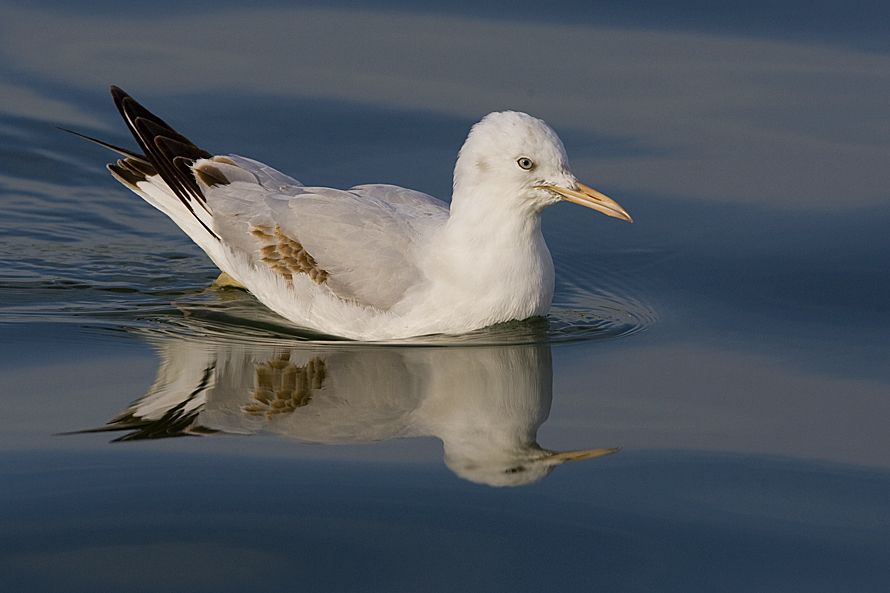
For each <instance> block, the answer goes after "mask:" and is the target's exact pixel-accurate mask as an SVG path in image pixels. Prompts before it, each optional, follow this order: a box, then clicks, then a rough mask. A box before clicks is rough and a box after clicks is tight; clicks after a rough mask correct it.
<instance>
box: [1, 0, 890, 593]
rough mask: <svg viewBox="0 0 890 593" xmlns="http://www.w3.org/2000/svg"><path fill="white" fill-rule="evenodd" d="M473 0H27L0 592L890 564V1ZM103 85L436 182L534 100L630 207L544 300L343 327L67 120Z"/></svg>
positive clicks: (856, 584)
mask: <svg viewBox="0 0 890 593" xmlns="http://www.w3.org/2000/svg"><path fill="white" fill-rule="evenodd" d="M477 4H478V3H476V4H473V3H454V4H451V5H441V4H431V3H427V4H423V5H414V4H413V3H406V2H399V1H393V2H386V3H382V4H379V5H377V6H376V7H373V8H372V7H368V6H366V5H364V4H358V3H353V2H337V3H331V4H328V3H325V4H322V3H317V2H307V3H302V4H294V3H287V4H285V3H282V2H278V1H275V2H273V1H269V2H263V3H260V4H257V5H256V7H255V8H252V9H248V8H245V7H244V6H242V5H241V4H238V3H233V2H217V3H213V4H208V5H202V4H196V3H189V4H183V3H167V2H161V3H155V4H153V5H152V7H151V11H150V12H149V11H148V9H147V8H146V7H140V8H139V9H138V11H137V10H136V8H135V7H134V8H133V9H132V10H133V12H130V9H129V8H126V7H121V6H120V5H119V4H112V3H107V2H98V3H90V4H89V5H86V4H84V5H83V6H80V5H79V4H78V3H61V2H49V1H48V2H37V3H30V4H29V5H27V6H26V7H23V6H17V5H12V4H8V3H7V4H0V206H2V217H0V338H2V339H0V353H2V356H0V402H2V406H3V414H2V415H0V591H7V590H8V591H60V590H64V591H120V590H125V589H126V590H134V591H154V592H157V591H182V590H191V591H244V590H247V589H257V590H264V591H285V590H287V591H291V590H301V589H312V590H318V591H428V590H429V591H453V590H458V589H460V590H471V591H476V590H479V591H589V590H597V589H599V590H606V591H653V590H658V591H714V590H719V591H758V592H759V591H798V590H806V591H825V592H836V591H857V592H858V591H886V590H887V589H888V587H890V570H888V569H887V567H888V566H890V503H888V502H887V501H888V500H890V433H888V431H887V429H886V424H887V418H888V417H890V368H888V364H887V355H888V352H890V348H888V346H890V338H888V336H890V304H888V303H890V274H888V270H890V256H888V254H890V235H888V233H887V232H886V229H887V228H888V226H890V207H888V203H890V200H888V198H890V196H888V190H887V188H888V187H890V168H888V167H887V163H888V157H890V127H888V126H887V107H886V106H887V104H888V102H887V99H888V98H890V56H888V54H887V49H888V47H890V43H888V42H890V33H888V32H890V28H888V27H887V26H886V24H887V23H886V21H887V17H886V11H885V10H884V9H883V6H882V5H881V4H880V3H863V4H861V5H857V7H855V8H854V7H853V6H852V5H849V4H848V3H836V2H835V3H829V2H825V3H815V4H812V3H806V4H805V3H800V2H790V3H784V4H783V5H782V6H781V7H775V6H773V5H772V4H769V3H764V2H755V3H749V4H747V5H746V6H745V8H744V9H741V8H725V7H718V6H717V5H712V4H708V3H700V2H692V1H688V2H682V3H679V4H672V5H665V6H658V7H653V6H651V5H648V4H646V3H639V2H628V3H580V2H568V3H565V4H563V5H562V6H560V7H558V8H551V7H544V6H540V5H538V4H532V3H521V2H520V3H490V4H486V5H485V6H482V5H477ZM111 83H114V84H118V85H120V86H122V87H123V88H125V89H126V90H127V91H129V92H130V93H132V94H134V95H135V96H136V97H137V98H139V99H140V100H141V101H143V102H144V103H146V104H147V105H148V106H149V107H150V108H151V109H153V110H154V111H156V112H157V113H159V114H160V115H161V116H162V117H164V118H165V119H166V120H167V121H169V122H170V123H171V124H173V125H174V126H176V127H178V128H181V129H182V131H183V132H184V133H185V134H186V135H188V136H189V137H190V138H192V139H193V140H195V141H196V142H197V143H199V144H201V145H202V146H204V147H206V148H207V149H209V150H211V151H219V152H235V153H239V154H244V155H246V156H251V157H254V158H257V159H259V160H263V161H266V162H268V163H270V164H272V165H274V166H276V167H278V168H280V169H282V170H283V171H285V172H287V173H290V174H293V175H294V176H296V177H297V178H299V179H301V180H304V181H306V182H308V183H312V184H319V185H333V186H348V185H353V184H357V183H363V182H389V183H396V184H400V185H405V186H410V187H415V188H418V189H421V190H423V191H426V192H428V193H431V194H433V195H437V196H439V197H442V198H447V197H448V195H449V191H450V184H451V172H452V167H453V163H454V158H455V154H456V151H457V149H458V148H459V146H460V144H461V142H462V141H463V138H464V137H465V135H466V132H467V130H468V128H469V126H470V125H472V123H474V122H475V121H477V120H478V119H479V117H481V116H482V115H484V114H485V113H487V112H488V111H491V110H494V109H505V108H512V109H521V110H526V111H528V112H530V113H532V114H534V115H537V116H539V117H542V118H544V119H545V120H547V121H548V122H550V123H551V124H552V125H553V126H554V127H555V129H556V130H557V131H558V132H559V134H560V135H561V137H562V138H563V140H564V142H565V144H566V148H567V150H568V153H569V156H570V158H571V161H572V165H573V171H574V172H575V173H576V174H577V175H578V177H579V178H581V179H582V180H585V181H587V182H589V183H591V184H592V185H593V186H595V187H598V188H600V189H602V190H603V191H605V192H606V193H608V194H609V195H611V196H613V197H615V198H616V199H617V200H618V201H619V202H620V203H621V204H622V205H623V206H625V207H627V209H628V210H629V211H630V212H631V213H632V214H633V216H634V219H635V223H634V224H633V225H626V224H620V223H618V222H616V221H614V220H610V219H606V218H605V217H602V216H598V215H595V214H594V213H592V212H590V211H587V210H581V209H578V208H576V207H572V206H570V205H560V206H557V207H554V208H552V209H551V210H549V211H548V212H546V213H545V216H544V232H545V236H546V238H547V241H548V244H549V246H550V249H551V251H552V253H553V256H554V260H555V264H556V268H557V294H556V297H555V306H554V310H553V312H552V314H551V315H550V316H549V317H548V318H547V319H545V320H533V321H529V322H523V323H513V324H507V325H505V326H500V327H495V328H490V329H486V330H482V331H480V332H476V333H474V334H472V335H468V336H463V337H460V338H449V339H445V338H425V339H423V340H419V341H416V342H414V343H412V344H404V345H400V346H398V347H392V346H381V345H361V344H354V343H349V342H344V341H338V340H332V339H330V338H329V337H326V336H318V335H312V334H309V333H306V332H302V331H299V330H295V329H294V328H292V327H290V326H289V325H287V324H286V323H284V322H283V321H282V320H280V319H278V318H277V317H276V316H275V315H274V314H271V313H270V312H268V311H267V310H265V309H264V308H263V307H262V306H261V305H259V304H258V303H257V302H256V301H255V300H254V299H253V298H252V297H251V296H250V295H249V294H247V293H245V292H242V291H239V290H234V289H218V288H213V287H211V283H212V282H213V280H214V278H215V277H216V270H215V269H214V268H213V266H212V264H210V262H209V261H208V260H207V259H206V257H204V256H203V254H202V253H201V252H200V251H199V250H198V248H197V247H195V246H194V245H192V244H191V243H190V241H189V240H188V239H187V238H186V237H184V236H182V235H181V233H180V232H179V231H178V229H176V228H175V227H174V226H173V225H172V223H170V222H169V221H167V220H166V219H165V218H164V217H163V215H161V214H160V213H158V212H157V211H155V210H153V209H152V208H150V207H149V206H148V205H146V204H145V203H143V202H142V201H141V200H139V199H138V198H137V197H136V196H133V195H131V194H129V193H128V192H126V191H125V190H124V189H123V188H121V187H120V186H118V185H117V184H116V182H114V181H113V180H112V179H111V178H110V176H109V175H108V174H107V172H106V171H105V170H104V164H105V163H106V162H107V160H108V158H109V155H108V154H106V153H104V152H103V151H102V150H101V149H100V148H98V147H95V146H93V145H89V144H86V143H83V142H81V141H79V140H78V139H77V138H74V137H72V136H69V135H67V134H64V133H62V132H60V131H58V130H57V129H56V126H63V127H72V128H75V129H78V130H81V131H83V132H85V133H88V134H92V135H96V136H99V137H102V138H106V139H108V140H109V141H111V142H115V143H119V144H122V145H127V146H131V145H132V141H131V140H130V139H129V138H127V135H126V133H125V129H124V127H123V125H122V124H121V123H120V121H119V118H118V116H117V114H116V112H115V110H114V107H113V105H112V104H111V101H110V97H109V96H108V94H107V85H108V84H111ZM505 442H509V443H512V444H514V445H516V444H517V443H518V445H516V447H518V448H520V449H522V448H526V449H528V448H533V447H536V446H538V445H540V447H544V448H546V449H549V450H554V451H578V450H597V451H600V454H598V455H596V456H593V457H592V458H589V459H583V460H575V461H567V462H565V463H562V464H553V465H549V466H546V467H545V466H543V465H541V464H540V463H534V462H528V461H520V460H518V459H517V458H516V457H515V456H511V455H512V453H510V451H512V450H513V449H510V448H509V447H506V446H505V445H504V443H505ZM511 446H512V445H511ZM516 447H514V449H515V448H516ZM613 448H620V450H618V451H617V452H614V451H611V449H613ZM606 452H609V454H604V453H606Z"/></svg>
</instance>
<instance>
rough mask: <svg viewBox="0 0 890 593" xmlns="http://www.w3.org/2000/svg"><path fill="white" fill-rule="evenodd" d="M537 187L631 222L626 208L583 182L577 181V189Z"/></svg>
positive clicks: (552, 186)
mask: <svg viewBox="0 0 890 593" xmlns="http://www.w3.org/2000/svg"><path fill="white" fill-rule="evenodd" d="M538 187H539V188H541V189H549V190H550V191H552V192H556V193H558V194H559V195H561V196H562V197H563V198H565V199H566V200H568V201H569V202H574V203H575V204H580V205H582V206H586V207H588V208H593V209H594V210H596V211H597V212H602V213H603V214H605V215H606V216H611V217H613V218H620V219H621V220H626V221H627V222H633V219H632V218H631V217H630V214H628V213H627V210H625V209H624V208H622V207H621V205H620V204H618V202H616V201H615V200H613V199H612V198H610V197H609V196H607V195H606V194H603V193H600V192H598V191H596V190H595V189H593V188H592V187H590V186H587V185H584V184H583V183H578V189H577V190H574V189H569V188H567V187H562V186H561V185H539V186H538Z"/></svg>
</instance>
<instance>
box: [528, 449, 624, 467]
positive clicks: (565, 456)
mask: <svg viewBox="0 0 890 593" xmlns="http://www.w3.org/2000/svg"><path fill="white" fill-rule="evenodd" d="M620 450H621V448H620V447H608V448H603V449H582V450H580V451H562V452H561V453H554V454H553V455H548V456H547V457H545V458H544V462H545V463H546V464H547V465H558V464H560V463H565V462H566V461H581V460H582V459H595V458H597V457H605V456H606V455H611V454H613V453H617V452H618V451H620Z"/></svg>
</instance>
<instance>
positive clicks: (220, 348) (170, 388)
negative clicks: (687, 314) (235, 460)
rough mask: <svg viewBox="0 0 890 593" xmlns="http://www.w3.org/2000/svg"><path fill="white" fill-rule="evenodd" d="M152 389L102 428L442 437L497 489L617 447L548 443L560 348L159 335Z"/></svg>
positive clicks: (449, 459) (450, 453) (450, 454)
mask: <svg viewBox="0 0 890 593" xmlns="http://www.w3.org/2000/svg"><path fill="white" fill-rule="evenodd" d="M156 342H157V344H158V348H159V350H160V356H161V364H160V368H159V369H158V375H157V379H156V380H155V382H154V384H153V385H152V387H151V388H150V389H149V391H148V393H147V394H146V395H145V396H144V397H142V398H141V399H139V400H137V401H136V402H134V403H133V404H131V405H130V407H129V408H128V409H127V410H126V411H124V412H123V413H121V414H120V415H119V416H117V417H116V418H115V419H114V420H112V421H110V422H109V423H108V424H107V425H106V426H105V427H104V428H101V429H99V430H129V431H131V432H129V433H128V434H127V435H125V436H123V437H122V438H121V439H120V440H133V439H146V438H161V437H171V436H179V435H186V434H191V435H196V434H208V433H213V432H224V433H236V434H252V433H257V432H269V433H274V434H279V435H283V436H287V437H290V438H295V439H298V440H300V441H304V442H312V443H359V442H372V441H382V440H386V439H392V438H401V437H419V436H435V437H437V438H439V439H440V440H441V441H442V443H443V446H444V453H445V463H446V465H447V466H448V467H449V468H450V469H451V470H452V471H453V472H454V473H456V474H457V475H458V476H460V477H462V478H464V479H467V480H470V481H473V482H478V483H483V484H488V485H492V486H515V485H521V484H528V483H532V482H535V481H537V480H540V479H541V478H543V477H544V476H546V475H547V474H549V473H550V472H551V471H552V470H553V468H554V467H555V466H557V465H559V464H561V463H563V462H565V461H571V460H578V459H590V458H594V457H600V456H603V455H607V454H609V453H613V452H614V451H615V449H590V450H581V451H568V452H555V451H550V450H548V449H544V448H542V447H540V446H539V445H538V443H537V441H536V437H537V432H538V428H539V427H540V426H541V424H542V423H543V422H544V420H546V419H547V415H548V413H549V411H550V402H551V389H552V367H551V358H550V346H549V345H548V344H527V345H509V346H496V347H484V346H476V347H437V348H412V347H398V348H375V347H368V346H364V347H360V348H353V349H346V348H343V347H339V348H329V349H323V348H319V347H317V346H314V347H307V346H305V345H303V346H266V345H256V344H250V343H244V342H234V341H233V342H226V341H219V342H216V343H212V344H206V343H200V342H196V341H193V340H191V339H183V338H170V337H165V338H162V339H156Z"/></svg>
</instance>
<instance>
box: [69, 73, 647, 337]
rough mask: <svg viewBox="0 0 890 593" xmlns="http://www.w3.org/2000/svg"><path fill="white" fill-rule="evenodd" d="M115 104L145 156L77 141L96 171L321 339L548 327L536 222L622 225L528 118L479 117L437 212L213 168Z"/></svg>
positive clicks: (225, 159)
mask: <svg viewBox="0 0 890 593" xmlns="http://www.w3.org/2000/svg"><path fill="white" fill-rule="evenodd" d="M111 94H112V97H113V99H114V103H115V105H116V106H117V108H118V111H120V114H121V116H122V117H123V119H124V122H125V123H126V125H127V127H128V128H129V129H130V132H132V134H133V136H134V137H135V139H136V142H137V144H138V145H139V147H140V148H141V150H142V152H141V153H140V152H136V151H131V150H128V149H125V148H120V147H118V146H114V145H111V144H109V143H107V142H103V141H101V140H96V139H95V138H91V137H87V136H84V135H82V134H80V135H81V136H83V137H85V138H87V139H88V140H91V141H94V142H97V143H98V144H101V145H103V146H105V147H106V148H109V149H111V150H114V151H116V152H117V153H119V154H120V155H121V156H122V157H123V158H121V159H119V160H118V161H117V162H115V163H111V164H109V165H108V169H109V171H111V173H112V175H113V176H114V177H115V178H116V179H117V180H118V181H119V182H120V183H122V184H123V185H124V186H126V187H127V188H129V189H130V190H132V191H133V192H135V193H136V194H138V195H139V196H141V197H142V198H143V199H144V200H145V201H146V202H148V203H149V204H151V205H152V206H154V207H155V208H157V209H158V210H160V211H161V212H163V213H164V214H166V215H167V216H168V217H170V219H171V220H173V222H174V223H176V225H177V226H179V228H180V229H182V230H183V231H184V232H185V233H186V234H187V235H188V236H189V237H191V238H192V240H193V241H194V242H195V243H197V245H198V246H199V247H200V248H201V249H203V250H204V252H205V253H206V254H207V255H208V256H209V257H210V259H211V260H212V261H213V263H214V264H216V266H217V267H218V268H219V269H220V270H221V271H222V272H223V273H224V276H225V275H227V276H228V277H229V278H231V279H233V280H234V283H235V284H236V285H240V286H242V287H244V288H246V289H247V290H249V291H250V292H251V293H253V295H254V296H255V297H256V298H257V299H258V300H259V301H260V302H261V303H263V304H264V305H266V306H267V307H268V308H270V309H271V310H273V311H275V312H276V313H278V314H279V315H281V316H283V317H284V318H286V319H287V320H289V321H291V322H293V323H295V324H296V325H298V326H301V327H303V328H308V329H311V330H314V331H317V332H322V333H324V334H329V335H334V336H340V337H344V338H347V339H353V340H395V339H405V338H410V337H413V336H422V335H430V334H461V333H465V332H469V331H472V330H476V329H480V328H483V327H487V326H490V325H494V324H497V323H502V322H507V321H512V320H522V319H527V318H530V317H536V316H545V315H546V314H547V313H548V311H549V310H550V305H551V301H552V299H553V288H554V271H553V261H552V259H551V256H550V251H549V250H548V249H547V245H546V243H545V242H544V237H543V235H542V233H541V212H542V211H543V210H544V209H545V208H546V207H547V206H550V205H552V204H556V203H557V202H560V201H563V200H565V201H569V202H574V203H575V204H580V205H582V206H586V207H588V208H592V209H593V210H596V211H598V212H601V213H603V214H606V215H607V216H611V217H615V218H618V219H622V220H626V221H628V222H631V217H630V215H629V214H628V213H627V212H626V211H625V210H624V208H622V207H621V206H620V205H619V204H618V203H617V202H615V201H614V200H612V199H611V198H609V197H607V196H606V195H604V194H602V193H600V192H599V191H597V190H595V189H593V188H591V187H589V186H587V185H584V184H583V183H581V182H580V181H578V179H577V178H576V177H575V176H574V175H573V174H572V173H571V171H570V170H569V167H568V163H567V161H568V158H567V156H566V151H565V148H564V147H563V144H562V141H560V139H559V137H558V136H557V135H556V133H555V132H554V131H553V130H552V129H551V128H550V126H548V125H547V124H546V123H544V122H543V121H541V120H540V119H537V118H534V117H532V116H530V115H528V114H525V113H520V112H516V111H502V112H494V113H490V114H488V115H486V116H485V117H484V118H483V119H482V120H481V121H479V122H478V123H477V124H475V125H474V126H473V127H472V129H471V130H470V133H469V135H468V136H467V139H466V141H465V142H464V144H463V147H462V148H461V149H460V152H459V155H458V158H457V163H456V165H455V168H454V183H453V193H452V196H451V204H450V207H449V205H448V204H447V203H446V202H443V201H441V200H438V199H436V198H434V197H432V196H429V195H427V194H424V193H422V192H419V191H415V190H412V189H407V188H403V187H398V186H395V185H386V184H370V185H358V186H355V187H352V188H350V189H347V190H342V189H333V188H329V187H313V186H307V185H304V184H302V183H300V182H299V181H297V180H296V179H293V178H292V177H289V176H287V175H285V174H283V173H281V172H279V171H277V170H275V169H273V168H272V167H270V166H268V165H265V164H263V163H260V162H257V161H255V160H252V159H249V158H245V157H242V156H238V155H235V154H211V153H209V152H207V151H206V150H204V149H202V148H199V147H198V146H196V145H195V144H194V143H193V142H192V141H191V140H189V139H188V138H186V137H185V136H183V135H182V134H180V133H179V132H177V131H175V130H174V129H173V128H172V127H171V126H170V125H169V124H167V123H166V122H164V121H163V120H162V119H160V118H159V117H157V116H156V115H154V114H152V113H151V112H149V111H148V110H147V109H146V108H145V107H143V106H142V105H140V104H139V103H138V102H136V100H134V99H133V98H132V97H131V96H130V95H128V94H127V93H125V92H124V91H123V90H121V89H120V88H118V87H116V86H112V87H111ZM304 141H305V140H304Z"/></svg>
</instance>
